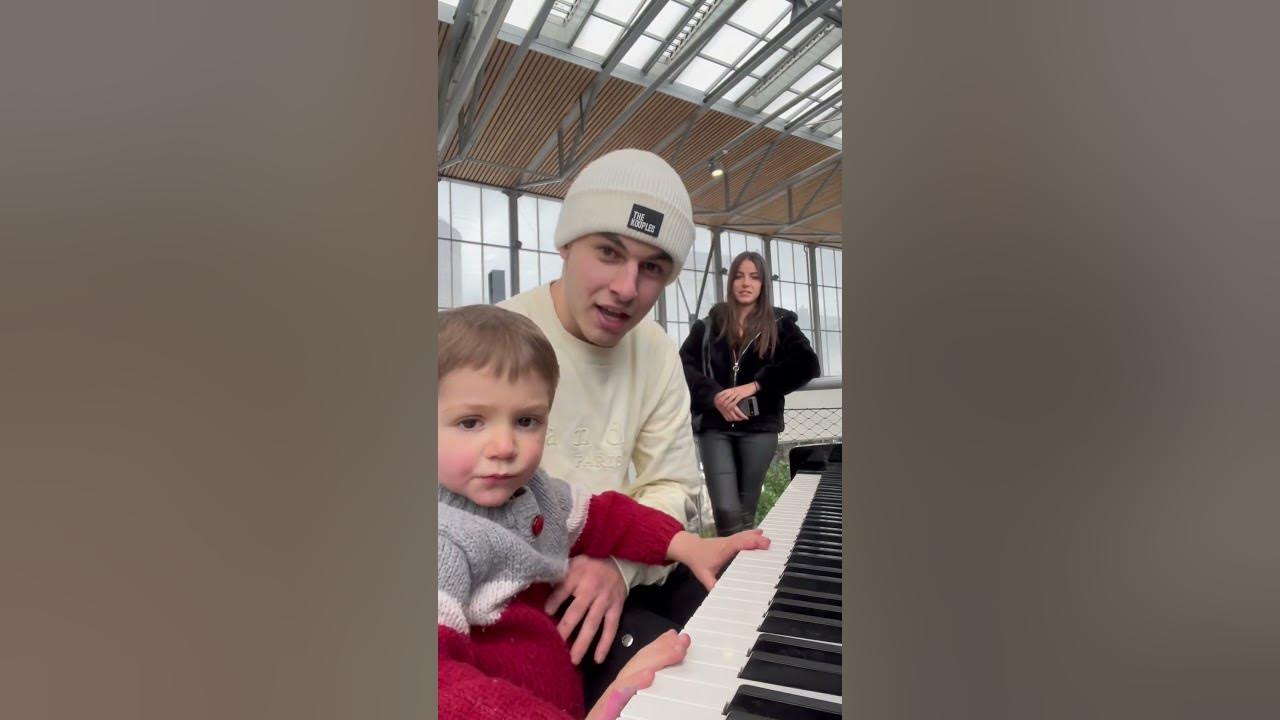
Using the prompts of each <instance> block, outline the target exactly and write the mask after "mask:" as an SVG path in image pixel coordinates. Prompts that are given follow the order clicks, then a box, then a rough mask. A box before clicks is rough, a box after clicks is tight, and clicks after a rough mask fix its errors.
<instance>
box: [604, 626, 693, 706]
mask: <svg viewBox="0 0 1280 720" xmlns="http://www.w3.org/2000/svg"><path fill="white" fill-rule="evenodd" d="M689 642H690V639H689V636H688V635H685V634H683V633H682V634H680V635H677V634H676V631H675V630H668V631H666V632H665V633H663V634H661V635H659V636H658V637H657V639H655V640H654V641H653V642H651V643H649V644H648V645H645V646H644V647H643V648H641V650H640V652H638V653H636V654H635V656H634V657H632V658H631V659H630V660H628V661H627V664H626V665H624V666H623V667H622V669H621V670H619V671H618V678H617V679H616V680H614V681H613V682H612V683H611V684H610V685H609V688H608V689H607V690H605V691H604V694H603V695H601V696H600V700H599V701H598V702H596V704H595V707H593V708H591V712H590V713H588V714H587V720H616V719H617V717H618V716H619V715H621V714H622V709H623V708H624V707H626V705H627V701H628V700H630V699H631V698H632V696H634V695H635V694H636V691H638V690H643V689H645V688H647V687H649V686H650V685H652V684H653V678H654V674H655V673H657V672H658V671H659V670H661V669H662V668H665V667H667V666H670V665H675V664H677V663H679V662H681V661H683V660H684V655H685V653H686V652H687V651H688V650H689Z"/></svg>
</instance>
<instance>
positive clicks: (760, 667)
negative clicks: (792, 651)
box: [738, 652, 840, 695]
mask: <svg viewBox="0 0 1280 720" xmlns="http://www.w3.org/2000/svg"><path fill="white" fill-rule="evenodd" d="M738 677H740V678H742V679H743V680H755V681H757V682H767V683H769V684H770V685H782V686H784V687H790V688H796V689H798V690H811V691H813V692H820V693H827V694H828V695H839V694H840V666H839V665H829V664H826V663H819V662H813V661H810V660H804V659H802V658H790V657H785V656H782V655H775V654H773V653H768V652H760V653H756V654H755V655H753V656H751V658H749V659H748V660H747V665H746V667H744V668H742V672H741V673H739V674H738Z"/></svg>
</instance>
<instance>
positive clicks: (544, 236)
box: [538, 198, 560, 252]
mask: <svg viewBox="0 0 1280 720" xmlns="http://www.w3.org/2000/svg"><path fill="white" fill-rule="evenodd" d="M558 222H560V203H559V202H557V201H555V200H547V199H546V198H538V237H539V238H540V240H539V248H541V249H542V250H545V251H549V252H556V243H555V238H556V223H558Z"/></svg>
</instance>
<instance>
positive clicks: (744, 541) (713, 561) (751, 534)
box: [667, 530, 769, 590]
mask: <svg viewBox="0 0 1280 720" xmlns="http://www.w3.org/2000/svg"><path fill="white" fill-rule="evenodd" d="M768 547H769V538H767V537H765V536H764V531H762V530H743V531H742V532H740V533H735V534H733V535H730V536H729V537H723V538H709V539H703V538H700V537H698V536H697V535H694V534H693V533H688V532H682V533H678V534H677V535H676V536H675V537H674V538H672V540H671V545H669V546H668V547H667V558H668V559H669V560H675V561H676V562H681V563H684V564H685V565H688V566H689V570H691V571H692V572H693V576H694V577H696V578H698V580H699V581H701V582H702V584H703V585H705V586H706V588H707V589H708V590H710V589H711V588H714V587H715V586H716V573H718V572H720V569H721V568H723V567H724V566H725V565H728V564H729V561H730V560H732V559H733V556H735V555H737V554H738V552H739V551H741V550H764V549H766V548H768Z"/></svg>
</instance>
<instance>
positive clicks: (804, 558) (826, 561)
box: [790, 550, 843, 568]
mask: <svg viewBox="0 0 1280 720" xmlns="http://www.w3.org/2000/svg"><path fill="white" fill-rule="evenodd" d="M790 559H791V560H795V561H797V562H803V563H806V564H809V565H821V566H824V567H831V568H842V567H843V559H842V558H841V557H840V556H839V555H834V554H833V553H815V552H809V551H808V550H795V551H793V552H792V553H791V556H790Z"/></svg>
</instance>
